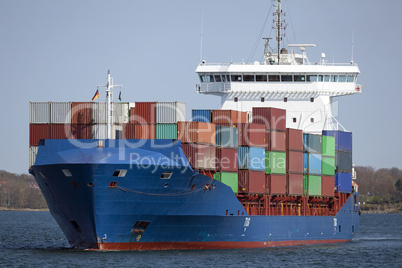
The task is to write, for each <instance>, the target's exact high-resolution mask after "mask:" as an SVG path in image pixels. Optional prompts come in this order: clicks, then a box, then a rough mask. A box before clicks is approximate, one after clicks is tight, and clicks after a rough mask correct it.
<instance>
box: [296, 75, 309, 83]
mask: <svg viewBox="0 0 402 268" xmlns="http://www.w3.org/2000/svg"><path fill="white" fill-rule="evenodd" d="M294 78H295V82H305V81H306V76H305V75H295V76H294Z"/></svg>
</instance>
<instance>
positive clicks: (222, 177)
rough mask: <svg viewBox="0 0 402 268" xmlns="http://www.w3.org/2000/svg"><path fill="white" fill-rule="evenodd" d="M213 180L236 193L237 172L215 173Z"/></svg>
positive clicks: (237, 183)
mask: <svg viewBox="0 0 402 268" xmlns="http://www.w3.org/2000/svg"><path fill="white" fill-rule="evenodd" d="M214 179H215V180H217V181H220V182H222V183H224V184H226V185H227V186H230V188H232V191H233V192H234V193H235V194H237V193H238V187H239V177H238V174H237V172H216V173H215V175H214Z"/></svg>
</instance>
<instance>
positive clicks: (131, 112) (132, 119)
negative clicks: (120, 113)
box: [129, 107, 135, 123]
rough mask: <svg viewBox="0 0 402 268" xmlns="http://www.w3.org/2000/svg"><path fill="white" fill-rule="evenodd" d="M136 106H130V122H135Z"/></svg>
mask: <svg viewBox="0 0 402 268" xmlns="http://www.w3.org/2000/svg"><path fill="white" fill-rule="evenodd" d="M134 119H135V107H130V119H129V123H135V120H134Z"/></svg>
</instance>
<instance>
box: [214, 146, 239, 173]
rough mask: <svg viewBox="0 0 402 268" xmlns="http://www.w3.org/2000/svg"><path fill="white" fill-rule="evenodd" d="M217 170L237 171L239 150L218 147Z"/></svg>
mask: <svg viewBox="0 0 402 268" xmlns="http://www.w3.org/2000/svg"><path fill="white" fill-rule="evenodd" d="M215 151H216V152H215V154H216V170H217V171H229V172H237V170H238V168H239V162H238V161H239V160H238V150H237V149H231V148H219V147H216V150H215Z"/></svg>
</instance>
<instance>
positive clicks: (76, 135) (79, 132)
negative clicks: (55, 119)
mask: <svg viewBox="0 0 402 268" xmlns="http://www.w3.org/2000/svg"><path fill="white" fill-rule="evenodd" d="M71 133H72V138H73V139H92V125H89V124H86V125H84V124H72V125H71Z"/></svg>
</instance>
